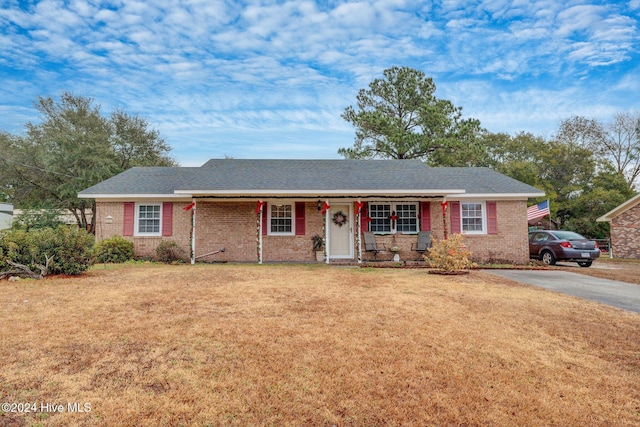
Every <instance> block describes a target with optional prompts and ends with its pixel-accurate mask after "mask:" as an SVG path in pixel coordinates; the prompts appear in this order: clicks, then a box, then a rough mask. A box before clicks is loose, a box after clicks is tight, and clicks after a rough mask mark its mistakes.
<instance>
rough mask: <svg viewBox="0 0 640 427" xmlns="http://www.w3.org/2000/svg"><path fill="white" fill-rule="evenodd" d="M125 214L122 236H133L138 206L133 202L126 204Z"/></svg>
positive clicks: (124, 204)
mask: <svg viewBox="0 0 640 427" xmlns="http://www.w3.org/2000/svg"><path fill="white" fill-rule="evenodd" d="M123 206H124V214H123V216H122V219H123V221H122V235H123V236H133V223H134V222H135V208H136V205H135V203H133V202H125V203H123Z"/></svg>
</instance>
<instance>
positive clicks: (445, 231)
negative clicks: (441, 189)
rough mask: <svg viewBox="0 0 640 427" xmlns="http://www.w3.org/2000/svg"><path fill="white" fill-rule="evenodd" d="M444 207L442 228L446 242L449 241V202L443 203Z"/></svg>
mask: <svg viewBox="0 0 640 427" xmlns="http://www.w3.org/2000/svg"><path fill="white" fill-rule="evenodd" d="M440 205H441V206H442V226H443V229H444V240H447V237H448V236H447V234H448V233H447V207H448V206H449V202H441V203H440Z"/></svg>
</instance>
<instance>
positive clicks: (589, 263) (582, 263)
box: [578, 261, 593, 267]
mask: <svg viewBox="0 0 640 427" xmlns="http://www.w3.org/2000/svg"><path fill="white" fill-rule="evenodd" d="M591 264H593V261H579V262H578V265H579V266H580V267H591Z"/></svg>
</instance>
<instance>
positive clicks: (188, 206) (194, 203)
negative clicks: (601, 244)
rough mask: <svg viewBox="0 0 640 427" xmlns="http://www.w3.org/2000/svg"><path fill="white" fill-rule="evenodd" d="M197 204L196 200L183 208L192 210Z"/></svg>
mask: <svg viewBox="0 0 640 427" xmlns="http://www.w3.org/2000/svg"><path fill="white" fill-rule="evenodd" d="M195 206H196V202H191V204H190V205H187V206H185V207H184V208H182V209H183V210H185V211H190V210H191V209H193V208H194V207H195Z"/></svg>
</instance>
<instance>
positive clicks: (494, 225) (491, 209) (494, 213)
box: [487, 202, 498, 234]
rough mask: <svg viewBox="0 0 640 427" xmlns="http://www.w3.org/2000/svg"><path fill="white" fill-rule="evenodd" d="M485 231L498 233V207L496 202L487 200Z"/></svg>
mask: <svg viewBox="0 0 640 427" xmlns="http://www.w3.org/2000/svg"><path fill="white" fill-rule="evenodd" d="M487 233H489V234H498V208H497V203H496V202H487Z"/></svg>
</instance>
